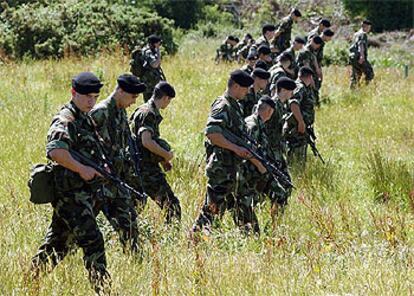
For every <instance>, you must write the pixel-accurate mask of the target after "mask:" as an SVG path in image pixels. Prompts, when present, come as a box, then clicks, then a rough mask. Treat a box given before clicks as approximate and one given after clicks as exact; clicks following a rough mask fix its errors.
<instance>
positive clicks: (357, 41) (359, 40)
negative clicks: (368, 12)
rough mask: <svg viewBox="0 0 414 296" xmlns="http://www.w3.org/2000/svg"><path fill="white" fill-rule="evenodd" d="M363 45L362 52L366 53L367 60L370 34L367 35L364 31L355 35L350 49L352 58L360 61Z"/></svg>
mask: <svg viewBox="0 0 414 296" xmlns="http://www.w3.org/2000/svg"><path fill="white" fill-rule="evenodd" d="M361 45H362V50H363V51H364V56H365V59H368V34H367V33H365V32H364V31H363V30H362V29H361V30H359V31H358V32H356V33H355V34H354V37H353V40H352V44H351V46H350V48H349V51H350V57H351V58H355V59H359V57H360V55H361V53H360V52H359V47H360V46H361Z"/></svg>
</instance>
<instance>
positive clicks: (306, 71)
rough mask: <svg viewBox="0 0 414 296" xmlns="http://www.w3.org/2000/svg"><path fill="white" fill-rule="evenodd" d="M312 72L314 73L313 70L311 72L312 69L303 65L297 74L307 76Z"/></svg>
mask: <svg viewBox="0 0 414 296" xmlns="http://www.w3.org/2000/svg"><path fill="white" fill-rule="evenodd" d="M313 74H315V72H313V70H312V69H311V68H309V67H308V66H304V67H301V68H300V69H299V76H309V75H313Z"/></svg>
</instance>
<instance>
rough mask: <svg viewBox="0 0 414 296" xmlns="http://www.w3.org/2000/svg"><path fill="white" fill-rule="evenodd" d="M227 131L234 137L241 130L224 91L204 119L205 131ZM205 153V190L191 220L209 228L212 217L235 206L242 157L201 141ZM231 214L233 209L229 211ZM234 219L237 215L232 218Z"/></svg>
mask: <svg viewBox="0 0 414 296" xmlns="http://www.w3.org/2000/svg"><path fill="white" fill-rule="evenodd" d="M223 130H227V131H229V132H231V133H233V134H234V135H236V136H238V137H242V138H243V136H242V132H243V131H245V125H244V121H243V114H242V111H241V110H240V107H239V104H238V103H237V100H235V99H234V98H232V97H230V96H229V95H228V94H227V93H225V94H224V95H223V96H221V97H219V98H217V99H216V100H215V101H214V103H213V104H212V106H211V111H210V114H209V116H208V119H207V127H206V130H205V132H206V134H213V133H221V134H223ZM205 146H206V154H207V155H206V156H207V166H206V175H207V193H206V197H205V201H204V205H203V207H202V209H201V213H200V215H199V217H198V218H197V220H196V222H195V227H196V228H203V227H207V228H209V227H210V226H211V225H212V224H213V221H214V219H215V217H217V216H219V217H221V216H222V215H223V214H224V212H225V211H226V210H232V209H234V207H235V203H236V200H235V196H234V193H235V191H236V186H237V178H236V177H237V172H238V171H239V167H240V164H241V162H242V159H241V158H239V157H238V156H236V155H235V154H234V153H233V152H231V151H230V150H227V149H223V148H220V147H218V146H215V145H213V144H211V143H210V141H209V140H206V142H205ZM233 213H234V214H235V212H233ZM234 219H235V221H237V217H234Z"/></svg>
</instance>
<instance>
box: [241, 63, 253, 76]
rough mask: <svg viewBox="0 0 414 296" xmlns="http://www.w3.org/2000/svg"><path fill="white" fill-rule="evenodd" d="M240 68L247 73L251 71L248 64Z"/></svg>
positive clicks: (251, 68)
mask: <svg viewBox="0 0 414 296" xmlns="http://www.w3.org/2000/svg"><path fill="white" fill-rule="evenodd" d="M240 70H243V71H245V72H247V73H248V74H249V75H250V74H252V73H253V70H254V69H253V67H252V66H250V65H244V66H243V67H241V68H240Z"/></svg>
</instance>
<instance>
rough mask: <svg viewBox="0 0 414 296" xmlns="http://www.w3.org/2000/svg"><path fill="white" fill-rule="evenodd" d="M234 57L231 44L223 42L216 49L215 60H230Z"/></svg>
mask: <svg viewBox="0 0 414 296" xmlns="http://www.w3.org/2000/svg"><path fill="white" fill-rule="evenodd" d="M233 59H234V49H233V46H231V45H230V44H228V43H227V42H224V43H222V44H221V45H220V47H219V48H218V49H217V50H216V62H219V61H224V62H231V61H233Z"/></svg>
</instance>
